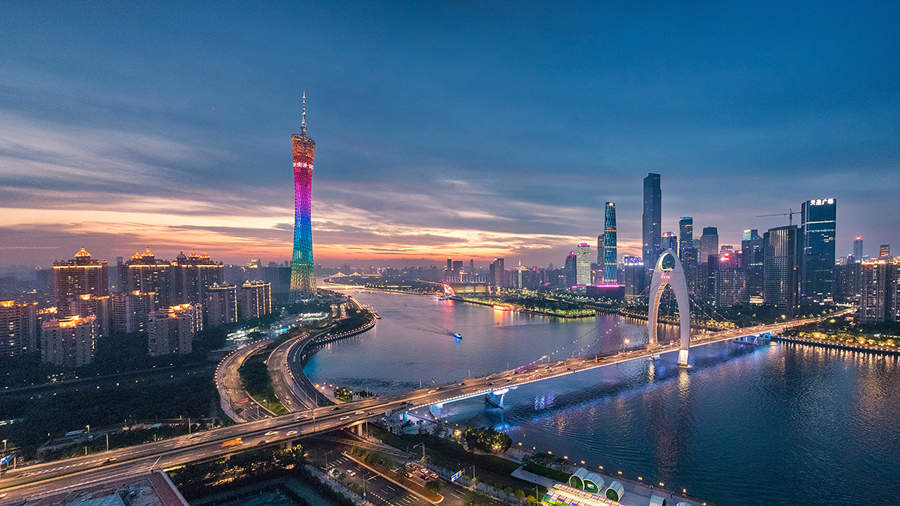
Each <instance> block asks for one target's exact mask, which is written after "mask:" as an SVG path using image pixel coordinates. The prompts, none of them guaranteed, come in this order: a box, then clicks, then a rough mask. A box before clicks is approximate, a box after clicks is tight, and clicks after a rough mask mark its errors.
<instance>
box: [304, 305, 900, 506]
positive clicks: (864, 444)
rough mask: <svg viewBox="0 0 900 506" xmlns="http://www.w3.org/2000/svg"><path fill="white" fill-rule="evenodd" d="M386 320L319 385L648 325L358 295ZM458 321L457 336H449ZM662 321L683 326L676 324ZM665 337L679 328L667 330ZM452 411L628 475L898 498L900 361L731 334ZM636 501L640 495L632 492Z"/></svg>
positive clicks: (756, 489)
mask: <svg viewBox="0 0 900 506" xmlns="http://www.w3.org/2000/svg"><path fill="white" fill-rule="evenodd" d="M354 295H355V296H356V298H357V299H358V300H359V301H360V302H362V303H364V304H370V305H372V306H373V307H374V308H375V309H376V310H377V311H378V312H379V314H380V315H381V316H382V317H383V318H382V319H381V320H379V321H378V324H377V325H376V327H375V328H374V329H372V330H370V331H369V332H366V333H364V334H361V335H360V336H357V337H355V338H352V339H349V340H345V341H340V342H337V343H333V344H331V345H329V346H327V347H326V348H323V349H322V350H320V351H319V352H318V353H317V354H316V355H315V356H314V357H313V358H312V359H311V360H310V361H309V363H308V364H307V365H306V368H305V371H306V373H307V374H308V375H309V376H310V378H311V379H312V380H313V381H314V382H319V383H323V382H324V383H330V384H334V385H343V386H347V387H349V388H351V389H353V390H360V389H368V390H370V391H373V392H375V393H379V394H384V393H396V392H402V391H407V390H410V389H412V388H418V387H419V386H420V385H423V386H427V385H430V384H438V385H440V384H444V383H449V382H453V381H458V380H460V379H462V378H466V377H467V376H481V375H485V374H488V373H491V372H494V371H497V370H500V369H504V368H507V367H515V366H518V365H522V364H526V363H529V362H532V361H535V360H538V359H540V357H542V356H544V355H548V356H549V357H550V359H560V358H565V357H570V356H575V355H587V354H593V353H599V352H606V351H613V350H617V349H620V348H621V347H622V346H623V345H625V344H624V343H625V341H626V340H627V341H628V344H627V346H634V345H639V344H641V343H646V341H647V337H646V335H647V333H646V327H645V324H643V322H640V321H631V320H628V319H625V318H621V317H618V316H609V315H602V316H598V317H596V318H591V319H578V320H565V319H559V318H552V317H545V316H537V315H527V314H522V313H516V312H511V311H497V310H493V309H491V308H488V307H482V306H474V305H468V304H463V303H458V302H453V301H440V300H437V299H436V298H434V297H425V296H418V295H401V294H387V293H375V292H361V293H355V294H354ZM452 332H459V333H461V334H462V336H463V339H462V340H461V341H457V340H456V339H454V338H453V337H452V336H451V335H450V334H451V333H452ZM665 334H668V335H669V336H670V338H671V336H674V335H675V331H674V329H667V331H666V332H665ZM661 339H662V340H665V339H666V338H665V337H663V338H661ZM690 362H691V364H692V368H691V369H688V370H684V369H679V368H678V367H676V366H675V355H674V354H667V355H664V356H663V357H662V359H661V360H658V361H655V362H651V361H647V360H640V361H632V362H628V363H625V364H619V365H615V366H609V367H605V368H601V369H597V370H594V371H588V372H584V373H579V374H574V375H569V376H566V377H563V378H557V379H554V380H548V381H545V382H541V383H538V384H535V385H527V386H524V387H522V388H519V389H517V390H513V391H511V392H510V393H509V394H507V396H506V398H505V405H506V406H505V409H504V410H498V409H487V408H486V407H485V404H484V402H483V401H482V400H481V399H472V400H467V401H462V402H458V403H452V404H448V405H446V406H444V407H443V408H442V409H441V413H440V414H441V415H442V416H443V417H445V418H447V419H448V420H449V421H450V422H451V423H459V424H467V425H476V426H487V425H493V426H497V427H500V428H503V429H504V430H506V431H508V433H509V435H510V436H511V437H512V438H513V441H515V442H516V444H518V443H520V442H521V443H522V445H523V446H524V447H535V448H537V449H538V450H540V451H546V450H552V451H553V453H554V455H565V456H568V458H569V459H572V460H575V461H580V460H584V461H585V463H586V466H588V467H590V466H594V467H596V466H599V465H602V466H604V468H605V470H606V471H615V470H621V471H622V473H623V476H626V477H629V478H632V479H635V478H636V477H637V476H642V477H644V479H645V480H652V482H658V481H662V482H664V483H665V486H666V488H669V489H677V490H681V489H682V488H684V489H686V490H687V491H688V493H691V494H694V495H697V496H699V497H703V498H705V499H708V500H710V501H713V502H715V503H718V504H729V505H732V504H734V505H741V504H748V505H749V504H761V503H780V504H807V503H812V502H816V503H819V504H836V503H840V502H846V501H853V502H859V501H860V500H862V502H865V503H868V504H894V503H895V502H896V500H897V496H898V495H900V486H898V476H900V459H898V458H897V455H898V454H900V388H898V387H900V360H898V358H897V357H885V356H879V355H873V354H866V353H857V352H848V351H841V350H830V349H824V348H815V347H810V346H805V345H794V344H772V345H767V346H760V347H755V346H748V345H741V344H735V343H720V344H716V345H709V346H703V347H698V348H692V349H691V359H690ZM626 502H627V501H626Z"/></svg>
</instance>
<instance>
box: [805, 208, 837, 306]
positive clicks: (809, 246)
mask: <svg viewBox="0 0 900 506" xmlns="http://www.w3.org/2000/svg"><path fill="white" fill-rule="evenodd" d="M800 218H801V221H800V295H801V296H803V297H808V298H810V299H813V300H817V301H821V300H824V299H826V298H828V297H831V292H832V287H833V285H834V255H835V253H834V240H835V229H836V223H837V222H836V218H837V200H835V199H833V198H829V199H815V200H807V201H806V202H804V203H803V205H802V207H801V208H800Z"/></svg>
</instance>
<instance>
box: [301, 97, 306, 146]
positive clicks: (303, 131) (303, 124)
mask: <svg viewBox="0 0 900 506" xmlns="http://www.w3.org/2000/svg"><path fill="white" fill-rule="evenodd" d="M302 103H303V106H302V111H303V112H302V113H301V114H300V135H302V136H303V137H306V90H303V98H302Z"/></svg>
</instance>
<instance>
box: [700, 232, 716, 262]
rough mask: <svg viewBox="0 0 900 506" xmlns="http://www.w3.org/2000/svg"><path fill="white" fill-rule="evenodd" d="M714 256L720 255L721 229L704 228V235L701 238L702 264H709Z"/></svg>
mask: <svg viewBox="0 0 900 506" xmlns="http://www.w3.org/2000/svg"><path fill="white" fill-rule="evenodd" d="M713 255H715V256H718V255H719V229H718V228H716V227H703V235H701V236H700V263H706V262H708V261H709V257H710V256H713Z"/></svg>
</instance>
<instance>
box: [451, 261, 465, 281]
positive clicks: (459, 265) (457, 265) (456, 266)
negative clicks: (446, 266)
mask: <svg viewBox="0 0 900 506" xmlns="http://www.w3.org/2000/svg"><path fill="white" fill-rule="evenodd" d="M462 271H463V262H462V260H454V261H453V273H454V274H456V277H457V279H459V275H460V273H462Z"/></svg>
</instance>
